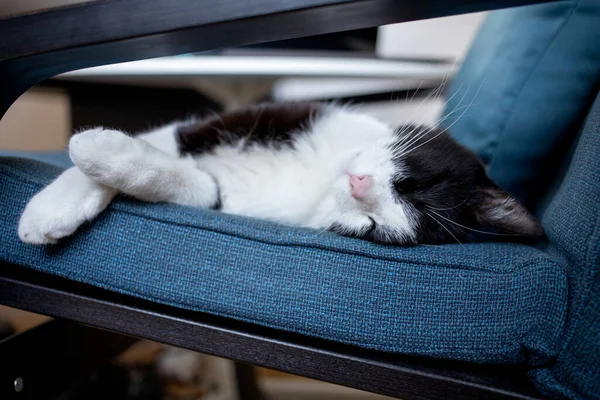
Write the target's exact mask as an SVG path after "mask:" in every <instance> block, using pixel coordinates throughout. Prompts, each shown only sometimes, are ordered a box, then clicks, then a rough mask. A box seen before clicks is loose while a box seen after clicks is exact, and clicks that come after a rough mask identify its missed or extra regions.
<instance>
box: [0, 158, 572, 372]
mask: <svg viewBox="0 0 600 400" xmlns="http://www.w3.org/2000/svg"><path fill="white" fill-rule="evenodd" d="M60 171H61V168H59V167H56V166H52V165H50V164H45V163H41V162H39V161H33V160H24V159H19V158H4V159H2V161H1V163H0V187H1V188H2V192H3V199H2V203H1V204H2V212H1V213H0V259H2V260H5V261H9V262H13V263H17V264H20V265H23V266H26V267H28V268H33V269H36V270H40V271H44V272H47V273H51V274H55V275H59V276H63V277H67V278H69V279H72V280H76V281H80V282H85V283H88V284H92V285H95V286H98V287H102V288H106V289H110V290H113V291H116V292H121V293H126V294H129V295H132V296H137V297H140V298H144V299H149V300H152V301H156V302H159V303H164V304H169V305H173V306H176V307H181V308H185V309H190V310H197V311H203V312H207V313H212V314H217V315H222V316H227V317H231V318H235V319H238V320H243V321H249V322H252V323H255V324H259V325H264V326H269V327H273V328H277V329H281V330H285V331H292V332H299V333H302V334H305V335H310V336H316V337H320V338H325V339H330V340H334V341H338V342H343V343H350V344H354V345H357V346H361V347H365V348H372V349H378V350H383V351H388V352H398V353H405V354H416V355H424V356H432V357H442V358H449V359H458V360H466V361H474V362H481V363H483V362H493V363H521V362H527V363H529V364H530V365H533V366H538V367H541V366H544V365H547V364H548V362H549V361H550V360H552V359H553V358H554V357H555V356H556V351H557V345H558V343H559V338H560V336H561V334H562V332H563V329H564V321H565V318H566V311H567V310H566V305H567V286H566V285H567V282H566V276H565V267H566V266H565V264H564V263H563V260H562V259H561V258H560V257H555V256H553V255H550V254H546V253H544V252H542V251H540V250H537V249H535V248H532V247H528V246H524V245H517V244H495V243H487V244H475V243H473V244H465V245H464V246H460V245H448V246H424V247H414V248H398V247H391V246H382V245H376V244H373V243H369V242H366V241H361V240H358V239H351V238H345V237H341V236H338V235H335V234H332V233H327V232H326V233H322V232H318V231H314V230H308V229H295V228H289V227H285V226H281V225H278V224H273V223H267V222H264V221H258V220H252V219H248V218H242V217H236V216H231V215H226V214H223V213H219V212H215V211H210V210H198V209H192V208H187V207H181V206H174V205H167V204H147V203H139V202H135V201H132V200H127V199H124V198H122V199H119V200H117V201H116V202H115V203H113V205H112V206H111V207H110V208H109V209H108V210H106V211H105V212H104V213H103V214H102V215H101V216H100V217H99V218H98V219H97V220H95V221H93V222H92V223H90V224H89V225H87V226H84V227H83V228H82V229H80V230H79V231H78V232H77V233H76V234H75V235H74V236H73V237H71V238H68V239H66V240H63V241H61V242H60V243H59V244H57V245H52V246H43V247H38V246H31V245H25V244H23V243H21V242H20V241H19V238H18V236H17V234H16V227H17V223H18V219H19V215H20V213H21V211H22V210H23V208H24V207H25V204H26V203H27V201H28V200H29V198H30V197H31V196H32V195H33V194H34V193H35V192H37V191H38V190H40V189H41V188H42V187H43V186H44V185H45V184H47V183H48V182H49V181H50V180H51V179H52V178H54V177H55V176H56V175H57V174H58V173H59V172H60Z"/></svg>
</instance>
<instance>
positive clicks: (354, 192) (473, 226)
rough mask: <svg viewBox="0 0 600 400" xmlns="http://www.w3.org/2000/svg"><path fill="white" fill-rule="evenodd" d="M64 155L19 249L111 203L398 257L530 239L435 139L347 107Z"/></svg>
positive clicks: (115, 137)
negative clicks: (407, 251) (364, 246)
mask: <svg viewBox="0 0 600 400" xmlns="http://www.w3.org/2000/svg"><path fill="white" fill-rule="evenodd" d="M69 150H70V156H71V159H72V160H73V162H74V163H75V165H76V166H75V167H73V168H71V169H69V170H67V171H65V172H64V173H63V174H62V175H61V176H60V177H59V178H57V180H56V181H54V182H53V183H52V184H51V185H50V186H48V187H47V188H46V189H44V190H43V191H42V192H40V193H38V194H37V195H36V196H35V197H34V198H33V199H32V200H31V202H30V203H29V204H28V206H27V208H26V209H25V211H24V213H23V215H22V217H21V221H20V224H19V236H20V237H21V239H22V240H23V241H25V242H27V243H32V244H46V243H54V242H56V240H57V239H60V238H61V237H64V236H67V235H70V234H71V233H73V232H74V231H75V230H76V229H77V227H78V226H80V225H81V224H82V223H84V222H85V221H88V220H91V219H93V218H94V217H95V216H96V215H97V214H98V213H100V212H101V211H102V210H103V209H104V208H106V206H107V205H108V204H109V203H110V201H111V200H112V199H113V197H114V196H115V195H117V194H118V193H119V192H123V193H125V194H128V195H130V196H133V197H136V198H139V199H141V200H145V201H151V202H171V203H177V204H182V205H188V206H194V207H209V208H217V209H220V210H221V211H223V212H227V213H232V214H238V215H245V216H249V217H256V218H261V219H267V220H271V221H275V222H280V223H284V224H288V225H294V226H302V227H309V228H316V229H319V230H332V231H335V232H338V233H341V234H343V235H349V236H356V237H361V238H365V239H369V240H373V241H377V242H384V243H393V244H401V245H406V244H416V243H442V242H448V241H455V240H459V239H460V238H461V237H463V236H464V235H465V234H466V233H468V231H469V230H474V231H476V230H481V229H488V228H491V229H493V230H495V231H497V232H499V233H500V234H507V235H513V234H516V235H519V236H520V237H532V236H533V237H536V236H539V235H541V233H542V230H541V228H540V226H539V225H538V224H537V222H535V220H533V218H532V217H531V215H530V214H529V213H528V212H527V211H526V210H525V209H524V207H522V206H521V205H520V204H519V203H518V202H517V201H516V200H514V199H512V198H511V197H509V196H508V195H507V194H506V193H504V192H502V191H501V190H500V189H498V188H497V186H496V185H495V184H493V183H492V182H491V181H490V180H489V179H488V178H487V176H486V175H485V172H484V169H483V167H482V165H481V164H480V163H479V161H478V160H477V158H476V157H475V156H474V155H473V154H472V153H471V152H470V151H468V150H466V149H464V148H463V147H461V146H460V145H458V144H457V143H456V142H454V141H453V140H452V139H451V138H450V137H449V136H448V135H447V134H446V133H445V132H443V131H441V130H438V129H435V128H427V127H415V126H404V127H400V128H396V129H394V128H393V127H390V126H388V125H387V124H385V123H383V122H381V121H378V120H377V119H375V118H373V117H370V116H368V115H365V114H362V113H360V112H358V111H356V110H353V109H351V108H347V107H339V106H334V105H323V104H267V105H261V106H255V107H249V108H243V109H239V110H235V111H230V112H226V113H223V114H221V115H219V116H214V117H211V118H208V119H204V120H201V121H198V122H188V123H177V124H171V125H168V126H165V127H162V128H160V129H157V130H154V131H151V132H148V133H145V134H141V135H139V136H137V137H136V138H132V137H130V136H127V135H125V134H123V133H121V132H119V131H114V130H104V129H102V128H97V129H93V130H89V131H85V132H82V133H80V134H77V135H75V136H73V138H72V139H71V142H70V145H69Z"/></svg>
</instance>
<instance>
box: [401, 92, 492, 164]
mask: <svg viewBox="0 0 600 400" xmlns="http://www.w3.org/2000/svg"><path fill="white" fill-rule="evenodd" d="M482 84H483V83H482ZM460 88H462V84H461V86H459V89H458V90H457V91H456V93H455V94H453V95H452V96H451V97H450V98H449V99H448V100H447V101H446V103H445V104H444V105H446V104H447V103H448V102H449V101H450V100H452V98H454V96H456V95H457V94H458V93H459V91H460ZM470 88H471V83H469V86H468V87H467V90H466V91H465V93H464V94H463V95H462V97H461V98H460V100H459V101H458V104H457V105H456V106H455V107H454V109H452V111H450V112H449V113H448V114H446V115H445V116H444V117H443V118H440V119H438V121H437V122H435V123H434V124H433V125H432V126H431V127H430V128H429V129H426V130H424V131H423V132H421V133H419V134H418V135H416V136H414V137H411V138H410V140H408V141H407V142H403V143H401V145H402V150H406V149H408V148H409V147H410V146H411V145H413V144H415V143H417V142H418V141H419V140H420V139H421V138H423V137H424V136H425V135H427V134H429V133H430V132H431V131H433V130H434V129H436V128H437V127H438V126H439V125H440V124H441V123H442V122H444V121H445V120H446V119H448V118H449V117H450V116H451V115H452V114H454V113H455V112H458V111H459V110H461V109H463V108H465V107H467V109H468V107H470V105H471V104H467V105H463V106H461V105H460V104H461V103H462V101H463V100H464V98H465V96H466V95H467V94H468V93H469V90H470ZM480 88H481V86H480ZM478 91H479V89H478ZM476 95H477V93H475V96H476ZM475 96H473V100H474V99H475ZM465 112H466V110H465ZM461 116H462V114H461V115H460V116H459V117H458V118H460V117H461ZM458 118H457V120H458ZM454 123H456V121H454V122H453V124H454ZM417 127H418V126H417ZM414 129H416V128H414ZM414 129H413V131H411V133H410V134H409V135H407V136H409V137H410V135H411V134H412V132H414ZM402 156H404V154H402V153H400V152H398V151H395V152H394V157H402Z"/></svg>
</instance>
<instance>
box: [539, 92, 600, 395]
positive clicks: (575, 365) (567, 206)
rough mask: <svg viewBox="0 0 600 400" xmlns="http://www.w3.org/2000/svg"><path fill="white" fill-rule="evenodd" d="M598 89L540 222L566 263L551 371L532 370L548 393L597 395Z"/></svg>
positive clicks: (599, 288)
mask: <svg viewBox="0 0 600 400" xmlns="http://www.w3.org/2000/svg"><path fill="white" fill-rule="evenodd" d="M599 154H600V94H599V95H598V97H597V98H596V102H595V104H594V107H593V109H592V110H591V111H590V114H589V116H588V118H587V122H586V124H585V126H584V129H583V132H582V134H581V136H580V138H579V140H578V143H577V146H576V149H575V152H574V155H573V157H572V160H570V161H569V162H568V168H567V169H566V173H565V176H564V179H562V180H561V184H560V185H558V188H557V190H556V192H555V193H553V195H552V196H551V201H550V203H549V205H548V207H547V208H546V210H545V212H544V214H543V217H542V223H543V225H544V227H545V228H546V232H547V234H548V237H549V239H550V241H551V243H552V247H551V248H550V249H549V252H550V253H555V254H560V255H561V256H562V257H564V258H565V259H566V260H567V262H568V276H569V305H570V306H569V316H568V320H567V330H566V335H565V337H564V338H563V339H562V340H561V342H562V349H561V351H560V354H559V355H558V358H557V360H556V363H555V364H554V366H553V368H552V370H551V371H548V370H545V371H536V372H534V376H536V378H537V380H538V382H539V384H540V388H541V389H542V390H544V392H545V393H546V394H548V395H552V396H553V397H559V398H570V399H598V398H600V163H599V161H598V155H599Z"/></svg>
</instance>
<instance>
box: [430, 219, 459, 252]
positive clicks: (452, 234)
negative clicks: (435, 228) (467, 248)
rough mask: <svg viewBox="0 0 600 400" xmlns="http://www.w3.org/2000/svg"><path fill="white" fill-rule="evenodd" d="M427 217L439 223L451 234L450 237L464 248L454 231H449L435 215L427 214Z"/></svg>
mask: <svg viewBox="0 0 600 400" xmlns="http://www.w3.org/2000/svg"><path fill="white" fill-rule="evenodd" d="M425 215H427V216H428V217H429V218H431V219H433V220H434V221H435V222H437V223H438V224H439V225H440V226H441V227H442V228H444V229H445V230H446V232H448V233H449V234H450V236H452V237H453V238H454V239H455V240H456V241H457V242H458V244H460V245H461V246H464V245H463V244H462V243H461V241H460V240H458V238H457V237H456V236H455V235H454V233H452V231H450V229H448V228H447V227H446V226H445V225H444V224H442V223H441V222H440V221H439V220H438V219H437V218H435V217H434V216H433V215H431V214H429V213H427V212H426V213H425Z"/></svg>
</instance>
